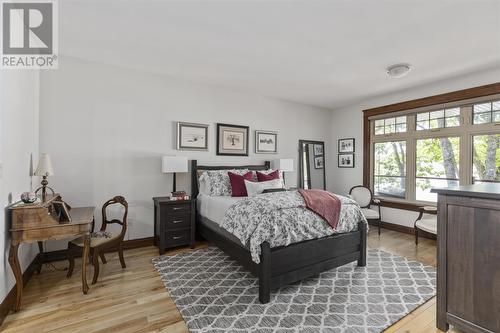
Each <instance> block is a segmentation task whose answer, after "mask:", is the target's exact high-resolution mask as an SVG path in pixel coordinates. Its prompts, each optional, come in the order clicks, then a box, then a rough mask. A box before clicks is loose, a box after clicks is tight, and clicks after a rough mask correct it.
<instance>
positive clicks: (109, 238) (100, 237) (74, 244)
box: [67, 196, 128, 284]
mask: <svg viewBox="0 0 500 333" xmlns="http://www.w3.org/2000/svg"><path fill="white" fill-rule="evenodd" d="M115 204H120V205H122V206H123V207H124V208H125V212H124V213H123V218H122V220H121V221H120V220H117V219H113V220H108V219H107V217H106V209H107V208H108V206H110V205H115ZM127 214H128V203H127V200H125V198H124V197H122V196H116V197H114V198H113V199H110V200H108V201H107V202H106V203H105V204H104V205H103V206H102V225H101V230H100V231H98V232H94V230H93V228H92V233H91V234H90V258H91V260H92V265H93V266H94V277H93V279H92V284H95V283H96V282H97V278H98V277H99V258H101V260H102V263H103V264H106V262H107V261H106V257H105V256H104V253H105V252H110V250H115V249H116V250H117V251H118V255H119V257H120V263H121V265H122V268H126V265H125V260H124V258H123V238H124V237H125V233H126V232H127ZM114 223H116V224H119V225H121V226H122V230H121V232H120V233H119V234H113V233H110V232H107V231H106V227H107V225H108V224H114ZM82 248H83V238H77V239H74V240H72V241H70V242H69V243H68V260H69V268H68V274H67V277H68V278H69V277H71V275H72V274H73V268H74V267H75V260H74V253H75V251H81V250H82ZM83 264H84V265H85V264H86V263H83Z"/></svg>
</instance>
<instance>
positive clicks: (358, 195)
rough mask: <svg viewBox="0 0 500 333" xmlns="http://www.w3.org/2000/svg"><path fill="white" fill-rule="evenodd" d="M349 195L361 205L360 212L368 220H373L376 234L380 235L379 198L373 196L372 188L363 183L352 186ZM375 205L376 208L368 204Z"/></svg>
mask: <svg viewBox="0 0 500 333" xmlns="http://www.w3.org/2000/svg"><path fill="white" fill-rule="evenodd" d="M349 197H350V198H351V199H352V200H354V201H356V202H357V203H358V204H359V206H360V207H361V212H362V213H363V215H364V216H365V218H366V219H367V220H368V221H374V222H376V223H377V226H378V234H379V235H380V225H381V224H382V221H381V216H382V215H381V214H380V200H378V199H374V198H373V193H372V190H370V189H369V188H368V187H366V186H363V185H357V186H354V187H353V188H351V189H350V190H349ZM372 205H373V206H377V210H375V209H371V208H370V206H372Z"/></svg>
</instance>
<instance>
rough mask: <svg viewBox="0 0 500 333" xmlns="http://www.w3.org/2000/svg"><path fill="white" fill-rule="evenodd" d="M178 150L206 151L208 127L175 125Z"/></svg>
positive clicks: (191, 124) (179, 123)
mask: <svg viewBox="0 0 500 333" xmlns="http://www.w3.org/2000/svg"><path fill="white" fill-rule="evenodd" d="M177 149H178V150H208V125H205V124H194V123H182V122H178V123H177Z"/></svg>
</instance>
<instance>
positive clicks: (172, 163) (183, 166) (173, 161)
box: [161, 156, 188, 173]
mask: <svg viewBox="0 0 500 333" xmlns="http://www.w3.org/2000/svg"><path fill="white" fill-rule="evenodd" d="M161 172H163V173H170V172H188V159H187V157H186V156H163V157H162V159H161Z"/></svg>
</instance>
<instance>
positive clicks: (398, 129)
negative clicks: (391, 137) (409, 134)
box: [396, 124, 406, 133]
mask: <svg viewBox="0 0 500 333" xmlns="http://www.w3.org/2000/svg"><path fill="white" fill-rule="evenodd" d="M396 132H397V133H404V132H406V124H396Z"/></svg>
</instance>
